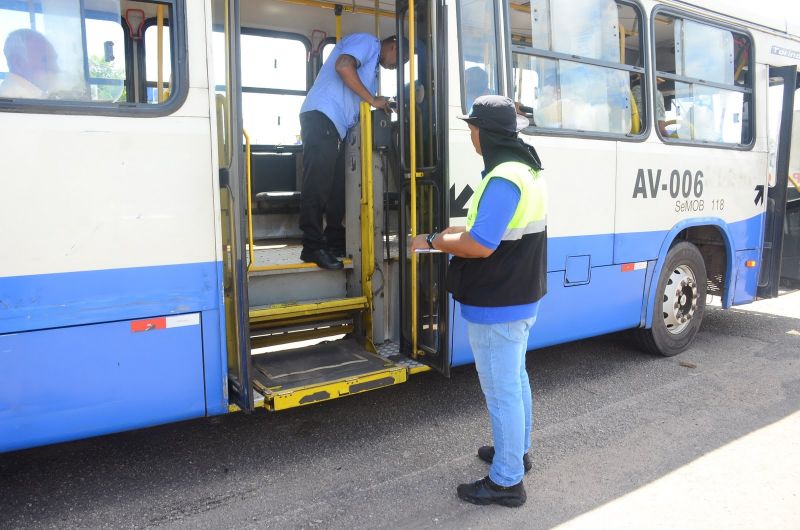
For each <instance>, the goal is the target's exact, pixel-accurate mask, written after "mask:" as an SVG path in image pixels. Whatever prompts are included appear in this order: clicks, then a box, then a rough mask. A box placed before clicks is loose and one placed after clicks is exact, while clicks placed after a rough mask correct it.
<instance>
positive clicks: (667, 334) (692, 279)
mask: <svg viewBox="0 0 800 530" xmlns="http://www.w3.org/2000/svg"><path fill="white" fill-rule="evenodd" d="M656 296H657V298H656V301H655V307H654V309H653V313H654V314H653V327H652V328H650V329H641V330H639V334H640V337H639V338H640V342H641V343H642V346H643V347H644V349H645V350H647V351H649V352H651V353H653V354H656V355H663V356H665V357H671V356H673V355H677V354H679V353H681V352H682V351H684V350H685V349H686V348H688V347H689V345H690V344H691V343H692V341H693V340H694V336H695V335H696V334H697V331H698V330H699V329H700V324H701V323H702V321H703V313H704V312H705V308H706V266H705V263H704V262H703V256H702V255H701V254H700V251H699V250H698V249H697V247H696V246H694V245H692V244H691V243H687V242H682V243H678V244H677V245H675V246H674V247H672V248H671V249H670V251H669V253H668V254H667V259H666V261H665V262H664V267H663V268H662V269H661V274H660V275H659V277H658V287H657V290H656ZM659 297H660V298H659Z"/></svg>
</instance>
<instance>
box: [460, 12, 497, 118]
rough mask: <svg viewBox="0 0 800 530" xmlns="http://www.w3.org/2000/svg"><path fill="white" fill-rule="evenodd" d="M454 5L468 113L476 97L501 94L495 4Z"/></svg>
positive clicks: (465, 106)
mask: <svg viewBox="0 0 800 530" xmlns="http://www.w3.org/2000/svg"><path fill="white" fill-rule="evenodd" d="M457 8H458V36H459V45H460V48H461V49H460V51H461V71H462V72H463V75H462V78H461V82H462V84H461V91H462V92H461V93H462V98H461V100H462V102H463V107H462V109H463V110H464V113H468V112H469V110H470V109H471V108H472V103H473V102H474V101H475V98H477V97H479V96H485V95H488V94H499V93H500V72H499V65H500V62H499V60H498V56H497V22H496V20H497V19H496V16H495V15H496V13H495V10H496V9H497V5H496V2H493V1H492V0H462V1H461V2H458V4H457Z"/></svg>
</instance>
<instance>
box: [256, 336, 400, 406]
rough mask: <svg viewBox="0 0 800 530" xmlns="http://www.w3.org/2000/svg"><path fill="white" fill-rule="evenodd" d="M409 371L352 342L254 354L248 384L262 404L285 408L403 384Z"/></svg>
mask: <svg viewBox="0 0 800 530" xmlns="http://www.w3.org/2000/svg"><path fill="white" fill-rule="evenodd" d="M408 373H409V372H408V369H407V368H406V367H404V366H399V365H396V364H394V363H393V362H391V361H390V360H388V359H386V358H384V357H381V356H379V355H375V354H373V353H370V352H368V351H366V350H364V348H363V347H362V346H361V345H360V344H358V343H357V342H356V341H355V340H338V341H332V342H322V343H320V344H316V345H314V346H307V347H305V348H298V349H294V350H282V351H276V352H270V353H264V354H261V355H255V356H253V385H254V386H255V388H256V390H258V391H259V392H260V393H261V394H263V395H264V400H265V401H264V402H265V405H266V408H267V409H269V410H285V409H289V408H294V407H300V406H303V405H310V404H312V403H319V402H321V401H328V400H331V399H336V398H339V397H344V396H349V395H352V394H358V393H361V392H366V391H368V390H375V389H377V388H383V387H386V386H391V385H396V384H399V383H404V382H406V380H407V379H408Z"/></svg>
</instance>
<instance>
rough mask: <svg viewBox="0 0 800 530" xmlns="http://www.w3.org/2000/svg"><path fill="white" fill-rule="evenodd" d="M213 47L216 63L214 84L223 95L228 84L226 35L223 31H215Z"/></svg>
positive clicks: (212, 41)
mask: <svg viewBox="0 0 800 530" xmlns="http://www.w3.org/2000/svg"><path fill="white" fill-rule="evenodd" d="M211 47H212V48H213V52H212V55H213V61H214V84H215V85H216V87H217V91H218V92H220V93H221V91H223V90H224V88H225V85H226V84H227V80H226V69H227V62H226V61H225V34H224V33H223V32H221V31H215V32H214V33H213V34H212V36H211Z"/></svg>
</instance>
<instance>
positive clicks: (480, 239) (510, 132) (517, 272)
mask: <svg viewBox="0 0 800 530" xmlns="http://www.w3.org/2000/svg"><path fill="white" fill-rule="evenodd" d="M460 117H461V116H460ZM461 118H462V119H464V120H465V121H466V122H467V123H468V124H469V128H470V133H471V139H472V144H473V146H474V147H475V151H476V152H477V153H478V154H480V155H482V156H483V162H484V166H485V170H484V171H483V173H482V175H483V180H482V181H481V183H480V185H479V186H478V188H477V189H476V190H475V195H474V196H473V197H472V204H471V205H470V208H469V211H468V213H467V224H466V226H462V227H450V228H447V229H445V230H444V231H443V232H442V233H441V234H437V233H433V234H420V235H419V236H417V237H416V238H415V239H414V241H413V242H412V245H411V248H412V249H413V250H430V249H433V250H439V251H442V252H447V253H449V254H452V255H453V258H452V260H451V261H450V266H449V267H448V270H447V289H448V290H449V291H450V292H451V293H453V298H454V299H455V300H456V301H458V302H459V303H460V304H461V315H462V316H463V317H464V320H466V321H467V333H468V335H469V342H470V346H471V347H472V352H473V354H474V355H475V367H476V368H477V369H478V376H479V379H480V383H481V389H482V390H483V393H484V396H485V397H486V405H487V408H488V410H489V417H490V420H491V424H492V436H493V438H494V445H493V446H483V447H481V448H479V449H478V456H479V457H480V458H481V459H482V460H484V461H486V462H489V463H491V468H490V470H489V475H488V476H487V477H485V478H483V479H481V480H478V481H477V482H473V483H468V484H461V485H460V486H459V487H458V496H459V497H460V498H461V499H462V500H465V501H467V502H471V503H474V504H500V505H503V506H521V505H522V504H524V503H525V500H526V494H525V487H524V486H523V483H522V477H523V475H524V473H525V472H527V471H529V470H530V469H531V462H530V459H529V456H528V451H529V449H530V444H531V428H532V425H533V415H532V403H531V387H530V382H529V380H528V374H527V371H526V370H525V352H526V350H527V349H528V348H527V346H528V334H529V332H530V330H531V327H532V326H533V324H534V322H535V321H536V316H537V314H538V310H539V300H540V299H541V298H542V297H543V296H544V295H545V293H546V291H547V277H546V272H547V191H546V189H545V184H544V180H543V178H542V177H541V176H540V174H539V173H540V171H541V169H542V166H541V163H540V161H539V157H538V155H537V154H536V151H535V150H534V149H533V147H531V146H529V145H527V144H526V143H524V142H523V141H522V140H520V139H519V138H518V137H517V132H518V131H519V130H521V129H522V128H524V127H525V126H526V125H527V120H525V118H522V117H520V116H518V115H517V113H516V109H515V106H514V103H513V102H512V101H511V99H509V98H506V97H503V96H482V97H479V98H477V99H476V100H475V103H474V104H473V106H472V110H471V112H470V115H469V116H463V117H461Z"/></svg>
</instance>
